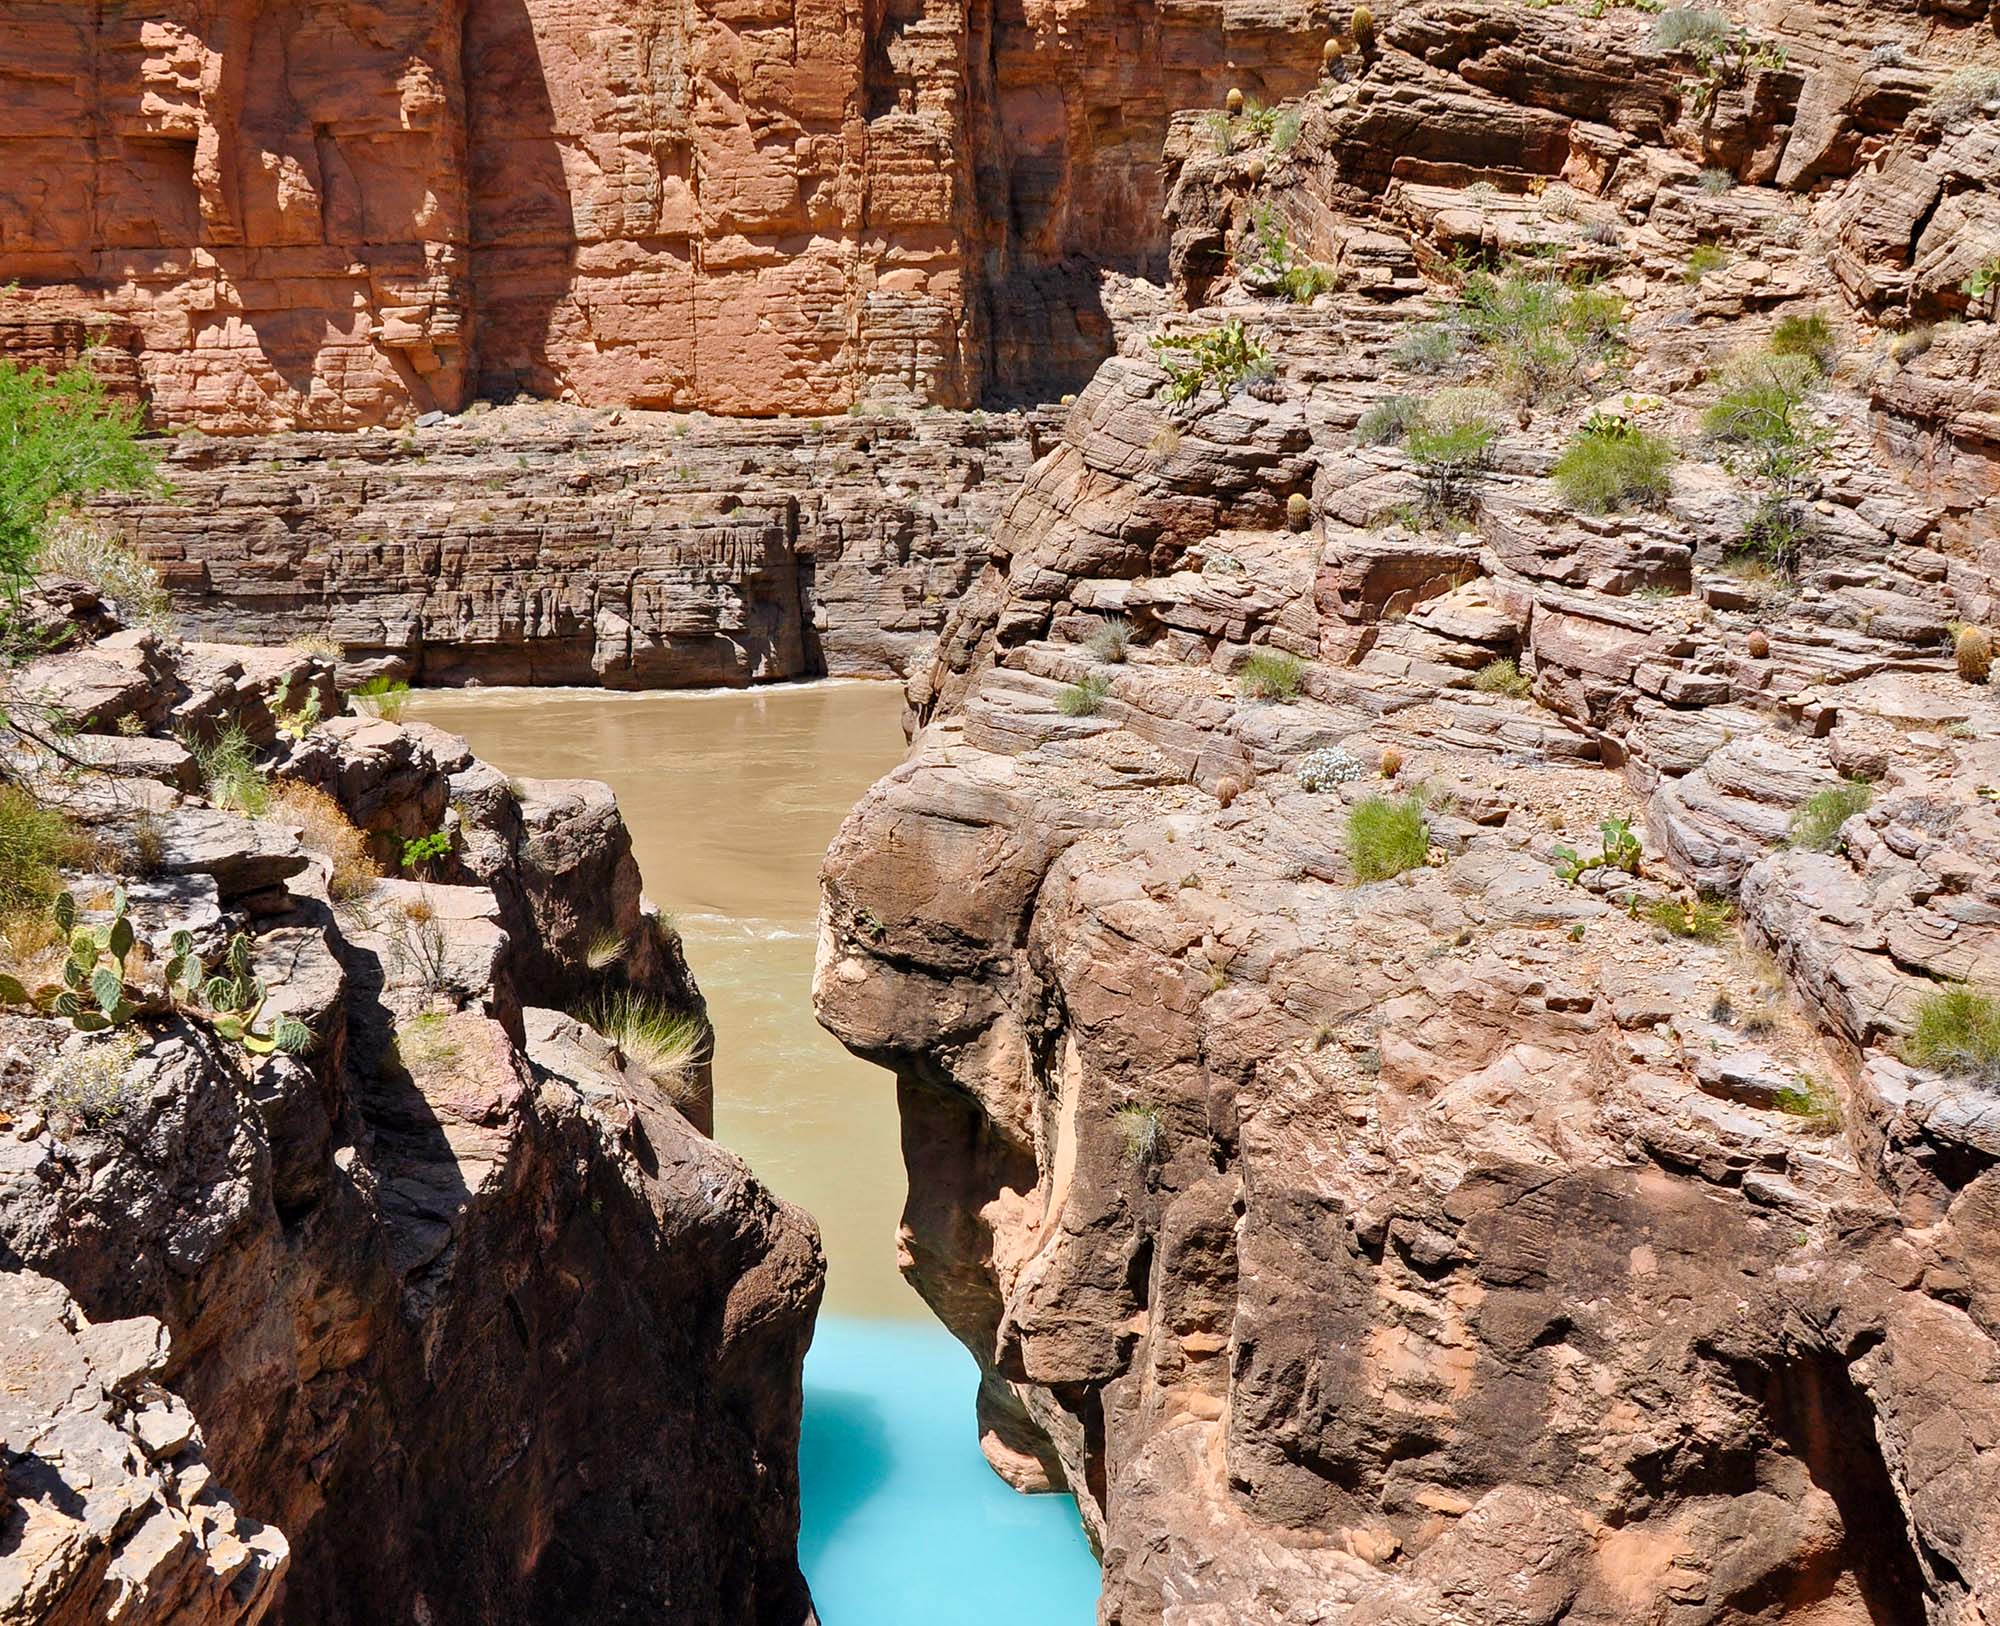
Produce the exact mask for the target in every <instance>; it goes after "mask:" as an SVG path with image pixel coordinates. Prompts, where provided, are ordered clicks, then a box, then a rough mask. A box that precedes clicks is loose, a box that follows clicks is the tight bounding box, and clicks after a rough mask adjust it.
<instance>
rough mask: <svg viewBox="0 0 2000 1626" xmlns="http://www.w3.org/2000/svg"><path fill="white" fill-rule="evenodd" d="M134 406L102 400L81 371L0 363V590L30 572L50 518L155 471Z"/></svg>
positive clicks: (148, 480)
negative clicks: (41, 369)
mask: <svg viewBox="0 0 2000 1626" xmlns="http://www.w3.org/2000/svg"><path fill="white" fill-rule="evenodd" d="M139 429H140V414H139V409H138V408H137V407H129V406H121V405H118V404H117V403H115V402H113V401H111V400H109V399H108V398H107V397H106V396H105V393H104V386H103V385H102V384H101V383H99V382H98V380H97V377H96V375H95V374H93V373H92V372H91V371H90V370H89V369H88V368H87V367H75V368H72V369H70V370H69V371H68V372H62V373H54V374H50V373H45V372H41V371H38V370H36V369H32V368H22V367H17V366H15V365H14V364H13V363H12V362H10V361H0V590H4V591H5V592H6V593H7V594H8V595H9V596H10V597H11V596H14V595H18V594H19V592H20V590H21V589H22V587H24V586H25V585H26V584H27V583H28V581H29V580H30V578H32V576H33V575H34V572H35V566H36V561H37V557H38V555H39V554H40V552H41V548H42V544H43V541H44V539H45V538H46V535H47V531H48V526H49V523H50V521H51V520H53V519H54V518H56V517H57V516H58V515H59V514H61V513H63V512H65V511H66V510H67V509H69V508H70V507H71V506H72V505H74V504H75V503H77V502H79V501H81V500H82V499H83V498H85V497H88V496H91V495H93V494H94V493H97V492H100V491H133V490H143V489H145V488H147V487H149V486H153V485H156V484H157V483H158V481H159V474H158V471H157V468H156V464H155V460H154V454H153V451H152V448H151V447H149V446H148V445H146V444H145V443H144V442H142V441H141V440H140V439H139Z"/></svg>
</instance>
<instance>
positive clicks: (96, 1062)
mask: <svg viewBox="0 0 2000 1626" xmlns="http://www.w3.org/2000/svg"><path fill="white" fill-rule="evenodd" d="M138 1059H139V1038H138V1035H137V1034H134V1033H116V1034H111V1035H109V1036H107V1037H104V1038H100V1039H92V1040H88V1041H86V1042H84V1043H83V1044H80V1045H78V1046H77V1047H76V1048H75V1049H73V1050H67V1051H63V1052H62V1053H60V1054H58V1055H57V1056H55V1057H54V1058H53V1059H51V1060H50V1061H49V1063H48V1064H47V1065H46V1066H45V1067H44V1068H43V1070H42V1099H43V1102H44V1104H45V1105H46V1107H47V1110H48V1113H49V1115H50V1116H51V1117H55V1118H66V1119H68V1120H70V1121H71V1122H73V1123H80V1124H82V1125H84V1126H85V1127H86V1128H89V1129H102V1128H104V1127H106V1126H107V1125H109V1124H113V1123H116V1122H117V1121H118V1120H119V1119H120V1118H122V1117H124V1116H125V1114H126V1113H127V1112H129V1111H130V1110H131V1109H132V1107H133V1106H135V1105H136V1104H137V1102H138V1099H139V1096H138V1091H137V1090H136V1089H135V1088H134V1087H133V1082H132V1079H131V1071H132V1064H133V1063H134V1062H136V1061H137V1060H138Z"/></svg>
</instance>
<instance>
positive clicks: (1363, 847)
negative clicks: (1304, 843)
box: [1347, 791, 1431, 883]
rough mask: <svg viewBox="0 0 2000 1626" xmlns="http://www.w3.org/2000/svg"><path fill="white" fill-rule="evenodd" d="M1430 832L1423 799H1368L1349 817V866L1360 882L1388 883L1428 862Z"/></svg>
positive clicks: (1413, 796) (1418, 796)
mask: <svg viewBox="0 0 2000 1626" xmlns="http://www.w3.org/2000/svg"><path fill="white" fill-rule="evenodd" d="M1430 842H1431V830H1430V820H1429V819H1428V818H1427V817H1425V811H1424V798H1423V797H1422V795H1421V794H1419V793H1418V792H1416V791H1411V792H1410V793H1409V794H1407V795H1404V796H1369V797H1365V798H1363V799H1362V800H1361V801H1359V802H1356V803H1355V804H1354V806H1353V807H1352V808H1350V809H1349V810H1348V814H1347V863H1348V867H1349V868H1350V869H1351V870H1353V872H1354V879H1355V881H1356V882H1357V883H1366V882H1370V881H1388V880H1393V879H1394V878H1395V877H1396V876H1398V875H1401V874H1403V873H1404V872H1405V871H1407V870H1413V869H1420V868H1422V867H1423V865H1424V864H1425V863H1426V862H1428V861H1429V856H1430Z"/></svg>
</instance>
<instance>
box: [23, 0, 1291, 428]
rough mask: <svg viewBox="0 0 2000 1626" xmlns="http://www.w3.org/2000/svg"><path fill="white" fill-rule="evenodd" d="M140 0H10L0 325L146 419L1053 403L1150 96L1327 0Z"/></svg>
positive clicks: (1094, 317)
mask: <svg viewBox="0 0 2000 1626" xmlns="http://www.w3.org/2000/svg"><path fill="white" fill-rule="evenodd" d="M615 11H616V15H615V16H611V15H606V14H605V12H604V10H603V8H601V7H596V6H591V5H587V4H578V3H576V0H374V3H366V4H363V3H356V4H351V5H331V6H329V5H309V4H304V3H301V0H168V3H166V4H157V5H139V4H126V3H118V4H113V5H107V6H103V7H98V8H89V9H79V8H78V7H76V6H73V5H69V4H64V3H61V0H22V3H19V4H14V5H10V6H9V7H8V8H7V14H6V16H5V17H4V18H3V19H0V284H7V285H8V287H7V292H6V293H5V294H4V295H0V353H13V354H17V355H21V356H25V357H28V358H30V359H34V360H39V361H48V360H57V359H63V358H70V357H74V356H75V355H77V354H80V353H81V351H82V349H83V347H84V346H85V345H86V344H91V345H95V346H97V347H99V348H103V349H105V350H106V351H107V354H106V356H105V357H103V358H102V359H103V361H104V363H105V364H106V365H107V366H108V368H109V369H110V370H111V371H112V373H113V374H114V375H115V376H116V377H118V378H119V379H120V380H121V381H123V382H126V383H128V384H130V385H132V386H134V387H138V388H141V389H143V391H144V393H145V395H146V396H147V398H148V399H149V400H150V402H151V405H152V411H153V415H154V418H155V421H156V422H158V423H160V424H162V425H165V426H170V427H178V426H182V425H190V424H191V425H196V426H199V427H202V428H205V429H209V430H212V431H218V432H243V431H253V430H267V429H273V428H293V427H297V428H317V429H346V428H354V427H358V426H364V425H370V424H384V423H390V424H395V423H403V422H407V421H409V420H410V419H411V418H413V417H415V416H417V415H419V414H421V413H423V412H425V411H428V410H433V409H443V410H446V411H455V410H457V409H459V408H460V407H462V406H464V405H465V404H466V403H467V402H468V401H470V400H471V399H473V398H474V397H475V396H483V397H486V398H489V399H511V398H513V397H514V396H515V395H516V394H517V393H523V392H525V393H528V394H532V395H536V396H547V397H559V398H561V399H564V400H567V401H572V402H577V403H581V404H585V405H601V404H621V405H637V406H645V407H673V408H702V409H706V410H710V411H714V412H719V413H727V414H736V415H749V416H756V415H768V414H782V413H817V412H828V411H838V410H842V409H844V408H845V407H847V406H848V405H850V404H851V403H853V402H855V401H859V400H875V401H886V402H902V403H931V404H940V405H958V406H964V405H971V404H973V403H975V402H977V401H979V400H981V399H983V398H985V397H987V396H988V395H997V396H1000V397H1007V398H1013V397H1019V396H1023V395H1027V396H1035V397H1040V396H1045V395H1049V394H1054V393H1056V392H1057V391H1058V390H1059V389H1062V388H1065V387H1068V386H1069V385H1070V384H1072V383H1073V382H1075V381H1078V380H1080V379H1081V378H1082V377H1085V376H1087V375H1088V372H1089V369H1090V367H1091V366H1093V365H1094V364H1095V362H1096V360H1097V359H1098V358H1100V357H1101V356H1103V355H1104V354H1106V353H1107V352H1108V350H1109V347H1110V344H1109V328H1108V326H1107V324H1106V322H1105V320H1104V317H1103V314H1102V312H1101V309H1100V307H1099V293H1098V283H1099V277H1100V274H1101V273H1103V272H1105V271H1107V270H1110V271H1122V272H1146V273H1151V274H1153V275H1156V276H1157V275H1158V273H1159V271H1160V269H1161V267H1162V266H1163V263H1164V252H1165V246H1166V240H1165V236H1164V228H1163V225H1162V222H1161V219H1160V203H1161V196H1162V194H1161V190H1160V178H1159V173H1158V167H1157V165H1158V156H1159V151H1160V144H1161V139H1162V136H1163V134H1164V131H1165V128H1166V123H1167V120H1168V117H1169V116H1170V114H1171V113H1172V112H1173V111H1174V110H1175V109H1176V108H1180V107H1186V106H1195V105H1204V104H1206V105H1211V106H1212V105H1216V104H1218V103H1219V102H1220V100H1221V97H1222V94H1223V90H1224V88H1225V87H1226V86H1228V85H1232V84H1241V85H1242V86H1243V87H1244V88H1245V89H1246V90H1247V91H1249V92H1250V93H1251V94H1260V93H1261V94H1264V95H1266V96H1267V97H1268V96H1272V95H1277V94H1282V93H1286V92H1291V91H1296V90H1299V89H1301V88H1303V87H1305V86H1306V85H1308V84H1310V83H1311V81H1312V78H1313V76H1314V74H1315V73H1316V72H1317V70H1318V64H1319V55H1318V52H1319V39H1320V37H1321V36H1322V35H1323V34H1324V32H1325V27H1326V23H1327V20H1328V18H1329V17H1330V15H1331V9H1330V8H1329V7H1326V6H1322V5H1318V4H1317V0H1257V3H1255V4H1250V5H1242V4H1229V5H1225V4H1223V3H1222V0H1202V3H1200V4H1196V5H1193V6H1187V7H1177V8H1160V7H1156V6H1155V5H1154V4H1152V3H1151V0H1092V3H1090V4H1085V5H1054V4H1047V5H1036V6H1031V7H1028V8H1027V9H1026V10H1014V11H1010V10H1007V9H1005V8H999V9H995V8H992V7H990V6H987V5H985V4H984V3H982V0H939V3H935V4H929V3H925V0H882V3H871V4H868V5H848V4H841V3H835V0H777V3H774V4H763V5H758V4H752V5H749V6H741V5H719V6H713V7H704V6H701V5H698V4H681V3H674V4H668V3H666V0H637V3H635V4H631V5H625V6H620V7H617V8H615Z"/></svg>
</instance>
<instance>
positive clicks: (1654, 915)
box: [1639, 898, 1736, 943]
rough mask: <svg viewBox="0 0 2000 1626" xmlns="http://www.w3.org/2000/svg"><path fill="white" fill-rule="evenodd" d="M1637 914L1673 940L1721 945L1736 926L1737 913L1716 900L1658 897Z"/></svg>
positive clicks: (1719, 900)
mask: <svg viewBox="0 0 2000 1626" xmlns="http://www.w3.org/2000/svg"><path fill="white" fill-rule="evenodd" d="M1639 913H1640V916H1641V918H1643V919H1645V920H1647V921H1650V922H1651V923H1652V924H1653V925H1655V926H1658V927H1660V928H1661V929H1663V930H1665V931H1669V932H1672V933H1673V934H1674V936H1676V937H1689V938H1693V939H1694V940H1695V941H1696V942H1700V943H1716V942H1720V941H1721V940H1722V939H1723V938H1725V937H1727V936H1728V935H1729V933H1730V931H1731V929H1732V928H1733V927H1734V926H1735V924H1736V911H1735V910H1734V909H1733V908H1731V907H1730V906H1729V904H1727V903H1725V902H1723V901H1722V900H1721V899H1719V898H1688V899H1685V900H1682V899H1678V898H1660V899H1658V900H1656V901H1655V902H1653V903H1649V904H1647V905H1646V907H1645V908H1644V909H1642V910H1640V911H1639Z"/></svg>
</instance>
